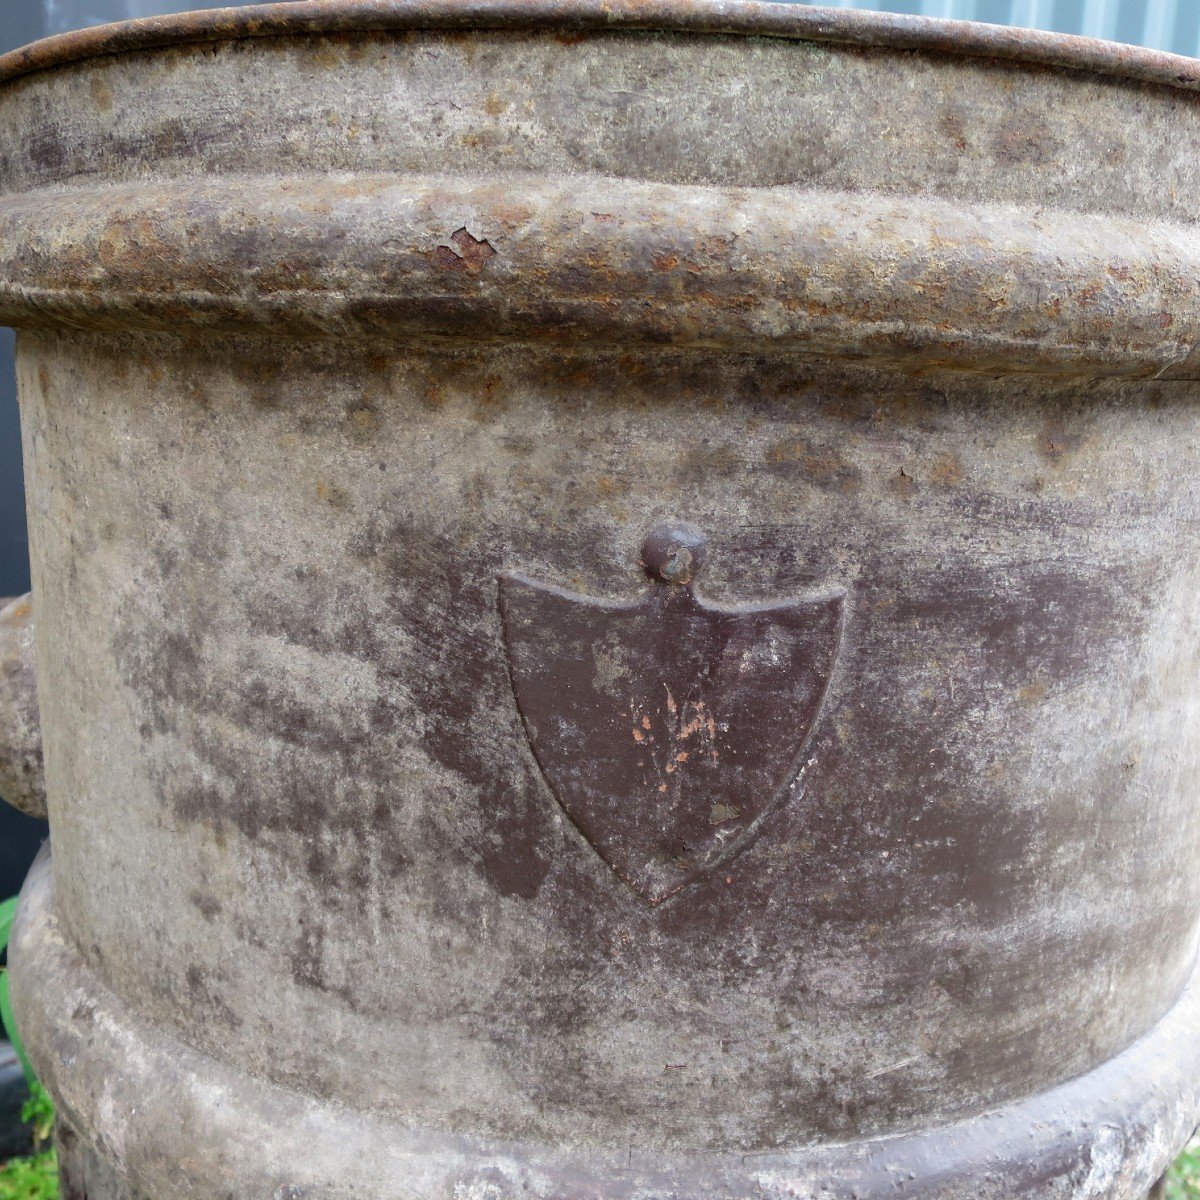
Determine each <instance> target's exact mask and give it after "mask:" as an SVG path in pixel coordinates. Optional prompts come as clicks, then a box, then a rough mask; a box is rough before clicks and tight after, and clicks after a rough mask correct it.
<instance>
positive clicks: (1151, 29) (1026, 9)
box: [0, 0, 1200, 55]
mask: <svg viewBox="0 0 1200 1200" xmlns="http://www.w3.org/2000/svg"><path fill="white" fill-rule="evenodd" d="M801 2H803V0H801ZM825 3H826V4H828V5H829V6H830V7H832V8H875V9H883V10H885V11H886V12H897V13H914V14H921V15H924V16H929V17H957V18H958V19H960V20H964V21H992V22H995V23H996V24H998V25H1026V26H1029V27H1030V28H1033V29H1053V30H1057V31H1058V32H1059V33H1083V34H1087V35H1088V36H1089V37H1098V38H1112V39H1114V40H1116V41H1119V42H1133V43H1135V44H1137V45H1141V46H1154V47H1155V48H1157V49H1159V50H1174V51H1176V52H1177V53H1179V54H1194V55H1200V2H1198V0H891V2H889V0H876V2H875V3H866V2H860V0H825ZM9 6H15V7H16V8H18V9H19V8H25V7H27V8H31V9H32V8H37V9H40V10H41V12H42V14H43V17H44V20H43V28H44V31H45V32H46V33H61V32H63V31H64V30H67V29H78V28H80V27H81V26H83V25H94V24H96V23H97V22H99V21H113V20H118V19H120V18H122V17H145V16H151V15H153V14H155V13H162V12H178V11H180V10H181V9H185V8H205V7H211V5H205V4H204V3H202V0H192V2H191V3H188V0H179V2H175V0H0V22H2V21H3V19H4V17H3V15H2V14H3V11H4V10H6V9H8V8H9ZM0 40H3V39H2V38H0Z"/></svg>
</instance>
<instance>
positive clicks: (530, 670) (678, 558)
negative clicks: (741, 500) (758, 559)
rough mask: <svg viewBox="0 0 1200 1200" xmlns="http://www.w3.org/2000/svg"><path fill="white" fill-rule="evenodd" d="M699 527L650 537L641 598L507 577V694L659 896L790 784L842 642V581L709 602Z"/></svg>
mask: <svg viewBox="0 0 1200 1200" xmlns="http://www.w3.org/2000/svg"><path fill="white" fill-rule="evenodd" d="M704 553H705V543H704V539H703V537H702V536H701V535H700V533H699V532H698V531H697V530H695V529H694V528H693V527H691V526H688V525H683V524H675V525H667V526H662V527H660V528H659V529H656V530H655V531H654V532H653V533H651V534H650V535H649V537H647V538H646V541H645V544H644V546H643V552H642V562H643V565H644V566H645V567H646V569H647V572H648V573H649V574H650V576H651V578H652V579H653V580H654V584H653V586H652V587H651V588H650V590H649V591H647V592H646V593H645V594H644V595H642V596H641V597H640V598H639V599H637V600H633V601H613V600H604V599H596V598H593V597H591V596H583V595H579V594H577V593H574V592H570V591H566V590H564V589H562V588H559V587H556V586H553V585H551V584H545V583H539V582H536V581H534V580H532V579H528V578H526V577H524V576H522V575H518V574H507V575H504V576H502V577H501V580H500V596H501V609H502V613H503V620H504V634H505V641H506V643H507V647H508V660H509V665H510V670H511V674H512V684H513V690H514V692H515V694H516V699H517V705H518V707H519V709H520V712H521V716H522V718H523V719H524V722H525V728H526V730H527V732H528V735H529V740H530V743H531V745H532V747H533V753H534V756H535V757H536V759H537V762H538V765H539V766H540V768H541V770H542V773H543V774H544V775H545V777H546V780H547V782H548V783H549V785H550V788H551V790H552V791H553V792H554V795H555V796H556V797H557V799H558V802H559V803H560V804H561V805H562V807H563V809H564V810H565V811H566V813H567V815H568V816H569V817H570V818H571V820H572V821H573V822H574V824H575V825H576V826H577V827H578V829H579V831H580V832H581V833H582V834H583V836H584V837H585V838H587V840H588V841H589V842H590V843H591V844H592V846H594V847H595V849H596V851H597V852H598V853H599V854H600V856H601V857H602V858H603V859H604V861H605V862H606V863H607V864H608V865H609V866H610V867H611V868H612V869H613V871H615V872H616V874H617V875H618V876H620V878H621V879H623V880H625V882H626V883H628V884H629V886H630V887H632V888H633V889H634V890H635V891H636V892H637V893H638V894H639V895H640V896H642V897H643V898H644V899H645V900H647V901H649V902H650V903H651V904H659V903H661V902H662V901H663V900H665V899H667V898H668V897H669V896H671V895H673V894H675V893H676V892H678V891H679V890H680V889H682V888H684V887H686V886H687V885H688V884H689V883H692V882H694V881H695V880H696V879H698V878H700V877H701V876H702V875H703V874H705V873H706V872H708V871H710V870H712V869H713V868H714V867H717V866H719V865H722V864H724V863H726V862H727V861H728V860H729V859H730V858H732V857H733V856H734V855H735V854H737V853H738V851H739V850H741V849H742V848H744V847H745V846H746V845H747V844H749V842H750V840H751V839H752V837H753V836H754V834H755V832H756V831H757V827H758V825H759V824H760V822H761V821H762V819H763V817H764V815H765V814H766V813H767V812H768V811H769V810H770V809H771V807H772V806H773V805H774V804H775V803H777V802H778V801H780V800H781V798H782V797H783V796H784V795H785V794H786V793H787V791H788V790H789V788H790V786H791V784H792V782H793V780H794V779H795V777H796V775H797V773H798V772H799V769H800V764H801V759H802V756H803V753H804V749H805V746H806V745H807V743H808V740H809V738H810V736H811V733H812V729H813V726H814V725H815V723H816V721H817V718H818V716H819V715H820V712H821V707H822V704H823V702H824V698H825V693H826V691H827V689H828V686H829V679H830V676H831V674H832V672H833V666H834V662H835V660H836V658H837V654H838V647H839V643H840V641H841V630H842V612H843V601H844V596H845V594H844V592H842V591H836V592H831V593H828V594H825V595H822V596H819V597H805V598H796V599H788V600H783V601H779V602H775V603H768V604H745V605H735V606H724V605H716V604H709V603H707V602H706V601H704V600H703V599H701V598H700V597H698V596H697V595H696V593H695V590H694V587H693V582H692V581H693V579H694V577H695V574H696V572H697V571H698V569H699V567H700V565H701V564H702V562H703V559H704Z"/></svg>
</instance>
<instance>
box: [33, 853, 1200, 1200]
mask: <svg viewBox="0 0 1200 1200" xmlns="http://www.w3.org/2000/svg"><path fill="white" fill-rule="evenodd" d="M12 958H13V983H14V998H15V1001H16V1004H17V1011H18V1019H19V1020H20V1022H21V1028H22V1030H23V1032H24V1033H25V1036H26V1039H27V1042H28V1045H29V1049H30V1051H31V1055H32V1058H33V1061H34V1064H35V1066H36V1068H37V1070H38V1071H39V1073H40V1075H41V1077H42V1079H43V1080H44V1081H45V1083H46V1086H47V1087H48V1088H49V1090H50V1092H51V1093H52V1095H53V1096H54V1099H55V1101H56V1102H57V1104H58V1105H59V1111H60V1113H61V1114H62V1116H63V1119H64V1122H65V1126H64V1128H63V1129H62V1130H61V1131H60V1135H59V1136H60V1145H61V1147H62V1151H63V1171H64V1190H63V1196H64V1198H65V1200H81V1198H83V1197H86V1198H87V1200H211V1198H212V1197H213V1196H245V1197H262V1198H263V1200H299V1198H300V1197H303V1200H350V1197H355V1198H356V1200H393V1198H394V1197H396V1196H400V1195H423V1196H430V1197H434V1196H438V1197H441V1196H463V1197H467V1196H469V1197H481V1198H483V1197H486V1200H509V1198H510V1197H518V1196H519V1197H521V1198H522V1200H551V1198H553V1200H567V1198H568V1197H570V1198H572V1200H578V1198H579V1197H582V1196H587V1197H589V1198H592V1200H645V1198H647V1197H653V1198H654V1200H735V1198H740V1197H744V1196H746V1195H754V1196H758V1197H763V1198H778V1200H784V1198H785V1197H786V1198H788V1200H794V1198H795V1197H800V1196H814V1197H821V1200H849V1198H850V1197H855V1200H883V1198H884V1197H887V1198H888V1200H900V1198H905V1197H908V1198H913V1200H915V1198H917V1197H920V1200H967V1198H970V1200H1009V1198H1012V1200H1016V1198H1018V1197H1020V1198H1025V1200H1028V1198H1032V1197H1037V1198H1039V1200H1041V1198H1045V1200H1068V1198H1069V1200H1143V1198H1144V1197H1146V1196H1147V1195H1148V1194H1149V1193H1150V1191H1151V1188H1152V1187H1153V1186H1154V1185H1155V1182H1156V1181H1157V1180H1158V1179H1159V1178H1160V1177H1161V1175H1162V1174H1163V1172H1164V1171H1165V1170H1166V1168H1167V1167H1168V1165H1169V1164H1170V1162H1171V1161H1172V1159H1173V1158H1174V1156H1175V1155H1176V1154H1177V1153H1178V1151H1179V1150H1180V1149H1181V1148H1182V1147H1183V1146H1184V1144H1185V1143H1186V1142H1187V1140H1188V1138H1189V1137H1190V1136H1191V1134H1192V1132H1193V1130H1194V1128H1195V1125H1196V1114H1197V1113H1198V1112H1200V974H1197V973H1195V972H1194V973H1193V976H1192V979H1191V981H1190V983H1189V985H1188V987H1187V988H1186V989H1185V991H1184V994H1183V995H1182V996H1181V998H1180V999H1179V1001H1178V1002H1177V1003H1176V1004H1175V1006H1174V1007H1173V1008H1172V1009H1171V1010H1170V1012H1168V1013H1167V1014H1166V1015H1165V1016H1164V1017H1163V1018H1162V1019H1161V1020H1160V1021H1159V1022H1158V1024H1157V1025H1156V1026H1155V1027H1154V1028H1153V1029H1152V1030H1151V1031H1150V1032H1149V1033H1148V1034H1147V1035H1146V1036H1145V1037H1143V1038H1141V1039H1140V1040H1139V1041H1137V1042H1136V1043H1134V1044H1133V1045H1132V1046H1130V1047H1129V1048H1128V1049H1127V1050H1125V1051H1124V1052H1123V1053H1122V1054H1120V1055H1118V1056H1117V1057H1115V1058H1113V1059H1111V1060H1110V1061H1109V1062H1107V1063H1105V1064H1103V1065H1102V1066H1101V1067H1099V1068H1097V1069H1096V1070H1094V1071H1092V1072H1090V1073H1089V1074H1087V1075H1084V1076H1081V1077H1079V1078H1077V1079H1074V1080H1071V1081H1070V1082H1068V1083H1065V1084H1063V1085H1062V1086H1060V1087H1057V1088H1054V1089H1052V1090H1051V1091H1048V1092H1044V1093H1042V1094H1041V1095H1037V1096H1033V1097H1030V1098H1028V1099H1025V1100H1022V1101H1021V1102H1020V1103H1018V1104H1014V1105H1009V1106H1007V1107H1005V1108H1002V1109H997V1110H994V1111H992V1112H988V1113H985V1114H982V1115H980V1116H977V1117H973V1118H970V1119H968V1120H964V1121H959V1122H956V1123H954V1124H951V1125H946V1126H943V1127H941V1128H937V1129H933V1130H929V1131H926V1132H922V1133H916V1134H907V1135H904V1136H901V1137H893V1138H881V1139H876V1140H870V1141H862V1142H856V1143H849V1144H842V1145H825V1146H814V1147H805V1148H798V1149H796V1150H794V1151H791V1152H784V1153H767V1154H754V1155H742V1154H739V1153H731V1154H719V1153H703V1154H698V1153H697V1154H670V1153H649V1152H645V1153H642V1154H639V1153H637V1152H635V1153H634V1154H632V1155H630V1154H629V1153H628V1152H621V1151H610V1150H604V1149H595V1150H579V1149H574V1150H558V1149H555V1148H553V1147H545V1146H532V1145H525V1144H522V1145H512V1144H503V1145H500V1144H496V1143H495V1142H487V1143H484V1142H475V1141H471V1140H469V1139H467V1138H461V1137H452V1136H449V1135H444V1134H421V1133H419V1132H415V1131H414V1130H412V1129H410V1128H405V1127H402V1126H400V1125H397V1124H391V1123H388V1122H386V1121H383V1120H380V1119H379V1118H378V1117H374V1116H371V1115H370V1114H366V1113H361V1114H359V1113H354V1112H352V1111H350V1110H349V1109H347V1108H345V1107H343V1106H341V1105H336V1104H331V1103H328V1102H322V1101H318V1100H314V1099H311V1098H309V1097H306V1096H303V1095H299V1094H297V1093H294V1092H291V1091H288V1090H287V1089H284V1088H281V1087H278V1086H276V1085H273V1084H270V1083H268V1082H266V1081H264V1080H262V1079H259V1078H256V1077H253V1076H250V1075H248V1074H246V1073H244V1072H241V1071H239V1070H237V1068H236V1067H234V1066H231V1065H230V1064H228V1063H224V1062H220V1061H218V1060H216V1059H214V1058H211V1057H209V1056H207V1055H204V1054H201V1053H199V1052H198V1051H196V1050H194V1049H192V1048H190V1047H188V1046H186V1045H184V1044H182V1043H181V1042H179V1041H177V1040H175V1039H174V1038H172V1037H170V1036H169V1035H167V1034H165V1033H163V1032H162V1031H160V1030H158V1029H155V1028H153V1027H151V1026H149V1025H148V1024H146V1023H145V1021H144V1020H142V1019H141V1018H140V1017H139V1015H138V1014H137V1013H136V1012H135V1011H133V1010H132V1009H131V1008H130V1007H129V1006H128V1005H126V1004H125V1003H124V1002H123V1001H122V1000H121V999H119V998H118V997H117V996H115V995H114V994H113V993H112V992H111V991H109V990H108V989H107V988H106V986H105V985H104V984H103V983H102V981H101V980H100V979H99V978H98V977H97V976H96V975H95V973H94V972H92V971H91V970H90V968H88V966H87V965H86V964H85V963H84V962H83V960H82V958H81V957H80V956H79V955H78V954H77V953H76V951H75V950H74V948H73V946H72V945H71V943H70V941H69V940H68V939H67V938H66V936H65V934H64V931H63V930H62V929H61V927H60V924H59V922H58V920H57V918H56V916H55V913H54V885H53V871H52V867H51V862H50V859H49V856H48V855H47V854H45V853H44V854H43V856H42V857H41V858H40V859H39V861H38V863H37V864H36V865H35V867H34V870H33V871H32V872H31V874H30V877H29V880H28V881H27V883H26V886H25V890H24V892H23V896H22V902H21V909H20V914H19V917H18V921H17V927H16V930H15V938H14V943H13V954H12Z"/></svg>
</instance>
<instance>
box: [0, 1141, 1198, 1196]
mask: <svg viewBox="0 0 1200 1200" xmlns="http://www.w3.org/2000/svg"><path fill="white" fill-rule="evenodd" d="M0 1200H3V1197H0ZM1166 1200H1200V1140H1197V1141H1194V1142H1192V1144H1191V1145H1190V1146H1189V1147H1188V1148H1187V1149H1186V1150H1185V1151H1184V1152H1183V1153H1182V1154H1181V1155H1180V1156H1179V1157H1178V1158H1177V1159H1176V1160H1175V1165H1174V1166H1173V1167H1172V1168H1171V1174H1170V1175H1168V1176H1167V1196H1166Z"/></svg>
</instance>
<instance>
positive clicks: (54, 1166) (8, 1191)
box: [0, 1150, 58, 1200]
mask: <svg viewBox="0 0 1200 1200" xmlns="http://www.w3.org/2000/svg"><path fill="white" fill-rule="evenodd" d="M0 1200H58V1163H57V1162H56V1161H55V1158H54V1151H53V1150H44V1151H42V1152H41V1153H40V1154H34V1155H31V1156H30V1157H29V1158H13V1159H10V1160H9V1161H8V1162H6V1163H5V1164H4V1166H2V1167H0Z"/></svg>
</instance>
